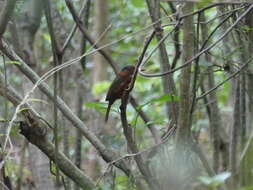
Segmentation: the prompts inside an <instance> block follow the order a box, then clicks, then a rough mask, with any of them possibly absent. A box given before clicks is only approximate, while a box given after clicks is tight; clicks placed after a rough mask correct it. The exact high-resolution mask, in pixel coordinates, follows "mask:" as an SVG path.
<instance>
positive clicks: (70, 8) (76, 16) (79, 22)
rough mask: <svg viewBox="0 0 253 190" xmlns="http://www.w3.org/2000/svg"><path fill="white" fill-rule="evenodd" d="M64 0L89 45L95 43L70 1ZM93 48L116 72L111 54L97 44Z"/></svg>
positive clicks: (115, 64)
mask: <svg viewBox="0 0 253 190" xmlns="http://www.w3.org/2000/svg"><path fill="white" fill-rule="evenodd" d="M65 2H66V5H67V6H68V9H69V11H70V13H71V15H72V17H73V19H74V21H75V22H76V24H77V26H78V28H79V29H80V31H81V32H82V33H83V35H84V37H85V38H86V39H87V40H88V41H89V43H90V44H91V45H94V44H95V42H94V40H93V39H92V37H91V36H90V35H89V34H88V32H87V30H86V28H85V27H84V26H83V23H82V20H81V19H80V18H79V17H78V15H77V13H76V10H75V8H74V6H73V4H72V2H71V1H70V0H65ZM94 48H95V49H97V50H98V51H99V52H100V53H101V54H102V55H103V56H104V58H105V59H106V60H107V61H108V63H109V64H110V65H111V67H112V68H113V70H114V71H115V72H117V70H118V68H117V63H115V62H114V60H113V59H112V58H111V56H109V55H108V54H107V53H106V52H105V51H104V50H103V49H99V47H98V45H94Z"/></svg>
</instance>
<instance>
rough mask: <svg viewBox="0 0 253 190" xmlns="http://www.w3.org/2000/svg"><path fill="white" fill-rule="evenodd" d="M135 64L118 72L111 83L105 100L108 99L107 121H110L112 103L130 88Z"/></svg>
mask: <svg viewBox="0 0 253 190" xmlns="http://www.w3.org/2000/svg"><path fill="white" fill-rule="evenodd" d="M134 69H135V66H133V65H126V66H125V67H123V68H122V69H121V71H120V72H119V73H118V74H117V76H116V78H115V79H114V80H113V82H112V83H111V86H110V87H109V90H108V92H107V95H106V98H105V100H106V101H108V102H109V103H108V107H107V110H106V115H105V123H106V122H107V121H108V118H109V112H110V109H111V106H112V104H113V103H114V102H115V101H116V100H117V99H120V98H121V97H122V96H123V93H124V90H125V89H127V88H128V85H129V83H130V82H131V80H132V75H133V73H134Z"/></svg>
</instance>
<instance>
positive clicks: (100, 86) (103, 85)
mask: <svg viewBox="0 0 253 190" xmlns="http://www.w3.org/2000/svg"><path fill="white" fill-rule="evenodd" d="M110 83H111V82H109V81H102V82H97V83H96V84H95V85H93V88H92V92H93V94H95V95H98V94H101V93H102V92H104V91H106V90H107V89H108V88H109V86H110Z"/></svg>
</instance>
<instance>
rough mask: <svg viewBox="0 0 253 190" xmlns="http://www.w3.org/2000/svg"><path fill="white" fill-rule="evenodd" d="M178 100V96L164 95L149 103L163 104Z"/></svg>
mask: <svg viewBox="0 0 253 190" xmlns="http://www.w3.org/2000/svg"><path fill="white" fill-rule="evenodd" d="M178 100H179V97H178V96H174V95H172V94H164V95H162V96H160V97H158V98H152V99H151V100H150V101H149V102H150V103H155V102H159V103H163V102H171V101H178Z"/></svg>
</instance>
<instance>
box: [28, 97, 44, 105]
mask: <svg viewBox="0 0 253 190" xmlns="http://www.w3.org/2000/svg"><path fill="white" fill-rule="evenodd" d="M28 101H29V102H41V103H44V104H48V103H47V102H46V101H45V100H41V99H37V98H29V99H28Z"/></svg>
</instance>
